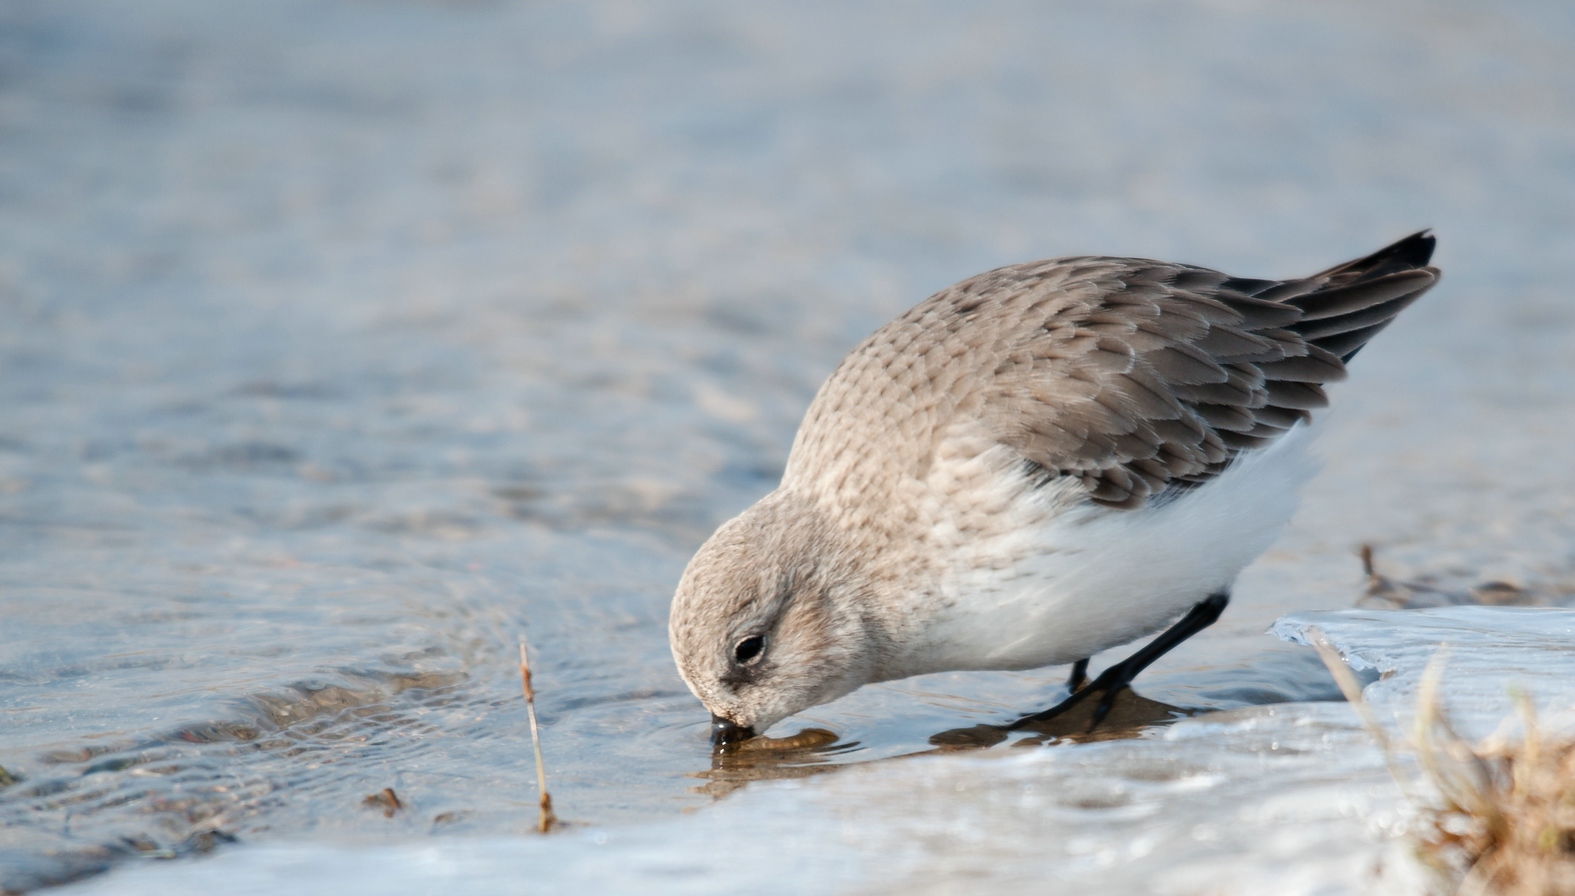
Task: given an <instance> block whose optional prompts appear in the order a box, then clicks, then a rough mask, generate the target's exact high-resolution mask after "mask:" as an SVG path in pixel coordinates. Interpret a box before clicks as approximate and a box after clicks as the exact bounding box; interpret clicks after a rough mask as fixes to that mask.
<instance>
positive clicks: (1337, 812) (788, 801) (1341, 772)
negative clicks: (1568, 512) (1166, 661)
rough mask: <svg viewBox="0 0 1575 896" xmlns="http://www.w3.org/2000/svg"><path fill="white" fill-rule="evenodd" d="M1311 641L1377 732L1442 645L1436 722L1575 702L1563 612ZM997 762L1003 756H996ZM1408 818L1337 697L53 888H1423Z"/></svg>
mask: <svg viewBox="0 0 1575 896" xmlns="http://www.w3.org/2000/svg"><path fill="white" fill-rule="evenodd" d="M1313 626H1316V627H1317V628H1319V629H1321V630H1322V631H1323V632H1324V633H1325V634H1326V635H1327V636H1328V638H1329V639H1330V641H1331V642H1332V643H1333V644H1334V645H1335V646H1336V647H1337V648H1338V649H1339V650H1340V651H1341V653H1342V654H1343V655H1345V656H1346V657H1348V658H1350V660H1351V662H1352V664H1353V665H1355V666H1357V667H1358V668H1360V667H1362V666H1364V665H1365V666H1367V667H1370V668H1374V669H1377V670H1378V671H1379V672H1380V673H1381V674H1382V677H1381V678H1380V679H1379V680H1378V681H1375V682H1373V683H1372V684H1369V685H1368V686H1367V688H1366V690H1365V693H1366V695H1367V698H1368V700H1369V701H1370V703H1372V704H1373V705H1374V706H1375V707H1376V708H1378V709H1379V710H1380V711H1381V712H1383V713H1387V714H1388V715H1389V716H1391V717H1399V716H1402V715H1403V714H1404V713H1405V712H1406V711H1407V709H1408V707H1409V706H1410V705H1411V703H1412V702H1413V701H1414V695H1415V688H1416V685H1417V682H1418V681H1419V679H1420V676H1421V673H1422V670H1423V668H1424V667H1425V665H1426V662H1427V660H1428V658H1429V657H1430V656H1431V655H1432V654H1433V652H1434V651H1435V650H1436V649H1437V648H1438V647H1439V645H1440V644H1443V643H1449V644H1451V645H1452V648H1451V659H1450V663H1449V672H1448V675H1447V677H1446V694H1447V698H1448V706H1449V708H1450V711H1451V713H1452V715H1453V717H1454V719H1455V720H1456V721H1457V724H1459V725H1460V726H1461V727H1463V728H1465V729H1467V730H1472V731H1484V732H1485V731H1488V730H1491V729H1492V728H1494V727H1496V726H1497V725H1498V723H1499V721H1500V719H1502V718H1503V717H1504V716H1505V715H1506V714H1508V712H1509V710H1510V704H1509V692H1510V689H1511V688H1512V687H1522V688H1525V689H1526V690H1528V691H1530V692H1532V693H1534V694H1535V695H1536V697H1537V698H1538V700H1539V701H1540V702H1541V703H1543V704H1544V705H1545V706H1550V707H1551V706H1556V705H1565V706H1567V705H1569V704H1570V702H1571V701H1572V700H1575V675H1571V674H1570V672H1571V671H1575V649H1572V648H1575V611H1569V610H1561V609H1507V608H1485V607H1450V608H1444V609H1429V610H1409V611H1407V610H1401V611H1363V610H1349V611H1339V612H1327V613H1306V614H1296V615H1292V616H1288V617H1285V618H1283V619H1281V620H1280V621H1278V622H1276V623H1275V625H1274V629H1273V631H1274V633H1275V634H1277V635H1279V636H1280V637H1282V638H1286V639H1288V640H1293V641H1303V640H1304V639H1305V638H1306V637H1307V631H1308V629H1309V628H1310V627H1313ZM1002 753H1005V754H1006V755H1002ZM1409 817H1410V810H1409V808H1408V807H1407V806H1406V805H1405V803H1404V801H1403V800H1402V799H1401V796H1400V793H1399V791H1398V790H1397V788H1396V787H1395V786H1394V784H1393V783H1392V782H1391V781H1390V779H1389V777H1388V775H1387V773H1386V771H1385V769H1384V766H1383V762H1382V758H1381V756H1380V754H1379V752H1378V750H1377V749H1376V748H1375V746H1374V745H1373V742H1372V740H1371V738H1370V737H1369V736H1368V735H1367V734H1366V732H1364V731H1363V730H1362V728H1361V726H1360V723H1359V722H1358V720H1357V718H1356V715H1355V713H1354V712H1353V711H1352V708H1351V707H1350V706H1349V705H1346V704H1343V703H1301V704H1282V705H1276V706H1265V707H1257V708H1252V709H1245V710H1235V711H1230V712H1223V713H1215V714H1211V715H1208V716H1204V717H1200V718H1195V719H1187V720H1182V721H1180V722H1177V723H1175V724H1174V725H1171V726H1168V727H1165V728H1160V729H1153V730H1151V731H1149V732H1147V733H1146V735H1145V736H1144V737H1142V738H1139V739H1137V740H1130V741H1114V742H1106V743H1096V744H1085V745H1077V746H1059V747H1049V748H1043V749H1033V750H1023V751H1020V752H1018V753H1016V754H1015V755H1014V754H1013V752H1012V751H1011V750H1010V749H998V750H996V751H995V752H994V753H993V754H991V755H979V754H965V755H957V756H939V757H925V758H917V759H910V760H901V761H896V762H886V763H873V764H868V765H864V766H854V767H850V768H848V769H845V770H843V771H841V772H840V773H837V774H834V775H829V776H825V777H822V778H818V779H816V780H812V781H778V782H764V783H758V784H754V785H751V786H749V787H748V788H747V789H746V790H745V791H743V792H741V793H738V794H735V795H734V796H732V797H730V798H729V799H728V800H726V801H725V802H723V803H722V804H720V805H718V806H716V807H714V808H710V809H707V810H703V811H701V812H698V813H695V814H693V815H690V816H686V817H684V818H681V819H679V820H677V821H675V822H672V823H666V824H652V825H636V826H631V827H626V828H590V829H581V830H571V831H569V832H566V833H563V834H561V835H559V836H555V837H549V838H545V839H542V838H536V837H528V836H527V837H520V838H485V839H475V840H448V841H442V842H438V843H432V842H424V843H421V844H419V845H417V844H412V845H410V846H376V847H353V846H352V847H345V846H324V845H313V844H306V843H301V844H274V845H268V846H256V847H250V846H239V847H234V848H230V849H226V850H225V851H223V852H222V853H221V854H219V855H216V856H214V857H212V858H207V859H201V860H197V861H192V862H183V863H171V864H167V865H165V864H143V865H140V866H138V867H127V868H124V869H122V870H118V871H115V872H112V873H110V874H108V875H106V876H105V877H102V878H99V879H96V880H93V881H89V882H86V883H84V884H81V885H78V886H76V887H72V888H68V889H67V890H66V891H65V892H69V893H72V894H92V893H105V894H109V893H117V894H143V893H146V894H150V896H151V894H162V896H169V894H176V893H201V892H213V891H217V890H220V889H222V890H224V891H226V892H232V893H259V894H261V893H275V892H281V891H285V892H298V893H333V892H344V891H346V890H347V889H350V888H352V887H353V888H355V889H357V890H361V891H365V892H382V893H391V894H399V893H424V892H439V891H445V892H456V891H457V892H466V893H477V894H484V893H514V892H521V891H549V890H550V891H557V892H563V891H565V890H567V889H575V890H578V889H580V888H588V887H594V888H596V889H597V890H598V891H601V892H632V891H634V890H639V891H640V892H645V893H719V894H720V893H729V892H739V891H740V890H741V889H748V890H749V891H751V892H762V893H773V892H811V891H815V892H825V891H831V892H839V893H843V892H861V891H864V890H866V889H871V888H875V887H877V886H879V887H880V888H882V889H885V888H895V889H900V890H901V891H903V892H920V893H927V892H937V893H938V892H951V891H956V890H960V889H961V888H963V887H964V886H965V885H972V884H978V883H988V884H989V885H990V886H992V887H994V888H997V889H1005V888H1006V887H1009V886H1015V885H1027V884H1031V883H1034V882H1036V881H1038V882H1042V881H1045V880H1055V881H1057V882H1059V883H1061V884H1064V885H1066V886H1069V887H1074V888H1075V887H1076V886H1077V885H1079V884H1083V885H1087V886H1089V887H1094V888H1097V889H1098V890H1099V891H1101V892H1149V893H1189V892H1199V891H1203V890H1207V891H1209V892H1233V893H1243V894H1247V893H1255V892H1256V893H1263V892H1275V893H1283V894H1298V893H1307V894H1312V893H1327V892H1392V893H1415V892H1419V891H1420V888H1421V886H1422V877H1421V875H1420V872H1419V871H1418V869H1417V868H1416V867H1415V866H1414V865H1413V863H1412V862H1411V861H1410V860H1409V859H1408V858H1407V847H1406V845H1405V844H1404V842H1403V841H1402V840H1401V838H1402V837H1403V836H1404V833H1405V831H1406V825H1407V821H1408V818H1409Z"/></svg>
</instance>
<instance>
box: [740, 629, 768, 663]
mask: <svg viewBox="0 0 1575 896" xmlns="http://www.w3.org/2000/svg"><path fill="white" fill-rule="evenodd" d="M765 646H766V639H765V638H764V637H762V636H761V635H750V636H749V637H747V638H745V639H744V640H742V641H739V642H738V646H737V647H734V648H733V661H734V662H736V663H738V664H739V665H744V664H745V663H748V662H750V661H752V660H754V659H755V658H756V657H758V656H760V651H762V650H764V649H765Z"/></svg>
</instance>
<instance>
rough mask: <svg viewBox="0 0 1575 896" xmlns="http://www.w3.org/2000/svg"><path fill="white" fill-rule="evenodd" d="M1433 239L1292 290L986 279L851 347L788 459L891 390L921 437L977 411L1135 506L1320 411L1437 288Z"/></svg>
mask: <svg viewBox="0 0 1575 896" xmlns="http://www.w3.org/2000/svg"><path fill="white" fill-rule="evenodd" d="M1433 244H1434V240H1433V237H1431V236H1429V235H1427V234H1426V233H1425V232H1424V233H1419V234H1416V235H1414V236H1411V237H1408V238H1406V239H1404V240H1401V241H1400V242H1398V243H1395V244H1394V245H1391V246H1389V247H1387V248H1384V249H1382V250H1379V251H1378V252H1375V253H1374V254H1372V255H1369V256H1367V257H1366V258H1361V259H1358V260H1356V261H1351V262H1347V263H1346V264H1342V265H1339V266H1337V267H1333V268H1330V269H1329V270H1327V271H1324V272H1322V273H1319V274H1314V275H1313V276H1311V277H1306V278H1303V279H1298V280H1244V279H1239V278H1233V277H1227V276H1226V275H1224V274H1221V273H1219V272H1218V271H1211V270H1208V269H1206V268H1198V267H1192V266H1189V265H1181V264H1167V263H1164V262H1157V261H1148V260H1146V259H1138V258H1100V257H1076V258H1059V259H1053V260H1050V261H1038V262H1030V263H1028V264H1019V265H1012V266H1010V267H1004V268H998V269H996V270H994V271H990V272H988V273H984V274H980V275H979V276H977V277H973V278H971V279H968V280H964V281H963V282H962V283H959V284H957V285H956V286H953V287H951V288H950V289H947V290H944V291H942V292H940V293H938V294H936V295H935V296H932V297H931V298H929V299H927V300H926V301H924V302H922V303H920V304H919V305H918V306H916V307H915V308H913V309H912V310H910V311H909V312H908V313H906V314H904V315H902V316H901V317H899V318H897V319H896V320H894V321H892V322H891V323H889V324H887V325H886V326H884V327H882V328H881V329H880V330H879V331H878V332H876V333H875V334H874V335H872V336H871V337H870V338H869V339H866V340H865V341H864V342H863V343H862V344H861V345H860V346H859V347H858V348H856V349H854V350H853V352H852V353H850V354H849V355H848V357H847V359H846V360H844V361H843V362H842V365H841V366H840V367H838V369H837V371H836V372H835V373H833V374H832V376H831V379H830V380H829V381H828V382H827V384H826V386H825V387H824V388H822V390H821V393H820V396H819V397H818V398H817V400H816V402H815V405H814V406H813V407H811V408H810V411H809V413H808V414H807V415H806V416H805V418H804V424H803V427H802V429H801V433H800V437H799V440H798V443H797V444H795V446H794V453H795V455H798V454H801V453H807V452H808V450H809V449H810V446H812V445H816V444H818V443H819V441H821V440H822V439H826V438H828V437H829V438H831V439H836V438H837V437H836V436H835V435H834V434H826V433H823V432H822V430H824V429H827V428H836V427H838V426H840V422H839V420H840V418H841V417H842V416H843V415H845V414H847V412H848V409H849V404H850V403H853V402H861V401H866V400H870V399H871V398H872V397H873V399H874V400H875V401H876V402H882V401H883V400H884V399H885V398H886V395H887V392H886V391H885V390H886V389H887V388H890V387H895V388H897V389H900V390H911V391H913V392H914V393H915V394H916V396H923V397H927V398H929V399H930V401H931V402H932V403H933V407H929V408H925V409H924V410H923V413H924V414H925V417H926V419H925V420H924V421H923V423H924V424H925V425H924V426H922V427H921V428H923V429H928V430H930V431H931V432H932V433H933V432H935V431H936V430H938V429H939V427H938V426H936V425H935V424H936V423H938V422H939V421H941V420H947V419H950V418H953V417H956V416H972V417H975V418H977V419H979V421H980V422H981V423H982V424H983V425H984V426H985V427H986V428H987V429H989V431H990V434H991V435H992V436H993V437H994V438H996V439H997V440H999V441H1000V442H1001V443H1002V444H1004V445H1008V446H1011V447H1012V448H1013V449H1015V450H1016V451H1018V452H1019V453H1020V454H1021V455H1022V457H1023V459H1024V461H1025V462H1026V463H1029V464H1032V465H1034V467H1036V468H1037V471H1042V475H1043V476H1044V477H1045V478H1047V479H1048V478H1051V477H1056V476H1074V477H1077V478H1078V479H1080V480H1081V481H1082V482H1083V484H1084V485H1086V486H1087V487H1088V490H1089V497H1090V500H1093V501H1095V502H1098V503H1100V504H1104V505H1106V506H1110V507H1121V508H1127V509H1130V508H1136V507H1138V506H1141V505H1142V503H1143V502H1144V501H1145V500H1146V499H1147V498H1149V497H1150V496H1153V495H1158V494H1160V493H1162V492H1164V491H1165V490H1166V489H1167V488H1170V487H1180V488H1185V487H1187V486H1188V485H1192V484H1196V483H1199V482H1203V481H1205V480H1207V479H1209V478H1210V477H1212V476H1215V475H1217V474H1218V473H1219V471H1220V470H1221V469H1223V468H1224V467H1225V465H1226V464H1228V463H1229V462H1230V460H1231V458H1233V457H1235V456H1236V454H1237V453H1238V452H1240V451H1242V450H1244V449H1249V448H1256V447H1260V446H1262V445H1264V444H1266V443H1267V442H1268V441H1270V440H1272V439H1274V438H1275V437H1276V436H1278V435H1280V434H1282V433H1284V432H1285V431H1286V430H1288V429H1289V428H1290V427H1291V426H1292V425H1293V424H1295V423H1296V422H1297V421H1300V420H1305V419H1308V418H1309V416H1310V415H1309V412H1310V411H1311V410H1313V409H1316V408H1321V407H1324V406H1325V405H1327V404H1328V398H1327V396H1325V395H1324V391H1323V389H1322V385H1323V384H1324V383H1328V382H1334V381H1337V380H1341V379H1344V378H1345V363H1344V362H1345V361H1349V360H1350V359H1351V357H1352V356H1353V355H1355V354H1356V352H1357V351H1358V350H1359V349H1360V348H1361V347H1362V346H1363V345H1364V344H1366V342H1367V340H1369V339H1371V338H1372V337H1373V336H1374V335H1376V334H1377V333H1378V331H1380V330H1382V329H1383V328H1384V327H1385V326H1387V325H1388V324H1389V322H1390V321H1391V320H1393V319H1394V317H1395V315H1397V314H1399V313H1400V312H1401V311H1402V310H1404V309H1405V307H1406V306H1407V305H1409V304H1411V302H1413V301H1415V300H1416V299H1417V298H1418V297H1419V296H1421V295H1422V293H1424V292H1426V291H1427V290H1428V288H1429V287H1431V286H1432V285H1433V283H1434V282H1435V281H1436V280H1437V279H1438V269H1437V268H1433V267H1427V266H1426V264H1427V261H1428V259H1429V258H1430V257H1431V255H1432V251H1433ZM876 369H879V370H882V371H883V372H884V375H882V374H876V373H875V372H874V370H876ZM844 383H846V384H849V388H846V389H844V390H842V392H841V394H838V393H837V389H836V387H837V386H838V385H840V384H844ZM854 383H859V384H860V387H859V388H853V387H852V384H854ZM871 387H874V388H881V389H882V391H881V392H880V393H878V394H877V395H875V396H871V395H870V392H869V391H868V390H869V389H870V388H871ZM921 403H922V399H921ZM900 404H911V403H900ZM903 409H904V410H906V407H904V408H903ZM883 412H884V411H883ZM861 416H864V415H861ZM892 422H893V423H898V424H899V425H900V424H901V423H902V422H903V421H899V420H893V421H892ZM905 428H912V427H905ZM801 446H802V448H801ZM925 447H926V446H922V445H921V447H920V455H921V458H922V455H923V453H924V452H925ZM885 457H889V455H886V456H884V457H883V458H882V459H881V461H880V462H883V463H884V462H886V461H885ZM920 463H921V464H922V459H921V460H920Z"/></svg>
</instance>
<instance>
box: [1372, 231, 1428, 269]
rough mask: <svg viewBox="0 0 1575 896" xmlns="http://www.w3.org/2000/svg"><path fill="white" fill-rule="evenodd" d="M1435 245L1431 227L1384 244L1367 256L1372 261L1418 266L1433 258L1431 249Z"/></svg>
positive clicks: (1422, 265)
mask: <svg viewBox="0 0 1575 896" xmlns="http://www.w3.org/2000/svg"><path fill="white" fill-rule="evenodd" d="M1437 245H1438V238H1437V237H1435V236H1433V230H1432V228H1428V229H1427V230H1419V231H1417V232H1416V233H1413V234H1411V235H1410V236H1408V237H1406V238H1405V239H1403V240H1399V241H1398V242H1395V243H1393V244H1391V245H1388V246H1385V247H1384V248H1382V249H1379V250H1378V251H1377V252H1374V253H1373V254H1372V255H1370V256H1368V257H1369V258H1371V259H1372V260H1374V261H1398V262H1399V263H1401V264H1404V265H1410V266H1411V267H1417V268H1420V267H1424V266H1425V265H1426V264H1427V263H1428V262H1430V261H1432V260H1433V249H1434V248H1435V247H1437Z"/></svg>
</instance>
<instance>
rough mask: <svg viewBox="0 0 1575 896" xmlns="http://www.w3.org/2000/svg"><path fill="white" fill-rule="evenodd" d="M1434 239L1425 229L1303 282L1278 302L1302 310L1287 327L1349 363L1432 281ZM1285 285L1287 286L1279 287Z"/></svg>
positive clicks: (1435, 270)
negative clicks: (1300, 316)
mask: <svg viewBox="0 0 1575 896" xmlns="http://www.w3.org/2000/svg"><path fill="white" fill-rule="evenodd" d="M1436 243H1437V240H1436V239H1434V237H1433V235H1432V234H1431V233H1430V232H1429V231H1426V230H1423V231H1421V232H1419V233H1413V234H1412V235H1410V236H1408V237H1406V238H1405V239H1403V240H1400V241H1399V242H1397V243H1394V244H1392V245H1389V246H1385V247H1384V248H1382V249H1379V250H1378V251H1377V252H1374V253H1373V254H1371V255H1368V256H1365V257H1363V258H1358V259H1356V260H1354V261H1348V262H1346V263H1344V264H1341V265H1336V266H1335V267H1332V268H1330V269H1328V270H1327V271H1324V272H1322V273H1319V274H1314V275H1313V276H1311V277H1308V278H1307V279H1305V280H1302V281H1297V282H1296V283H1295V286H1296V287H1298V288H1296V289H1288V290H1286V292H1288V293H1291V294H1290V295H1287V296H1285V297H1284V298H1283V299H1281V301H1284V302H1285V303H1286V304H1289V305H1295V306H1296V307H1297V308H1300V309H1302V312H1303V314H1302V319H1301V320H1300V321H1297V322H1296V323H1294V324H1291V325H1290V327H1289V329H1291V330H1293V331H1295V332H1296V333H1297V334H1299V335H1300V336H1301V337H1302V338H1303V339H1306V340H1307V341H1308V342H1310V343H1312V344H1313V345H1316V346H1318V347H1319V348H1321V349H1323V350H1325V351H1327V352H1329V353H1331V354H1333V355H1335V356H1337V357H1338V358H1339V359H1340V360H1341V361H1343V362H1346V363H1350V360H1351V359H1352V358H1354V357H1355V356H1356V353H1357V352H1359V351H1361V350H1362V346H1364V345H1366V344H1367V341H1368V340H1369V339H1372V338H1373V337H1374V336H1376V335H1378V333H1379V331H1381V330H1383V328H1384V327H1387V326H1389V322H1390V321H1392V320H1394V318H1395V315H1397V314H1399V313H1400V312H1401V311H1404V310H1405V309H1406V307H1407V306H1409V305H1410V304H1411V303H1412V302H1414V301H1416V300H1417V299H1418V298H1420V297H1421V295H1422V293H1424V292H1427V291H1428V290H1429V289H1431V288H1432V287H1433V284H1435V283H1437V282H1438V278H1439V270H1438V268H1435V267H1432V266H1431V265H1430V264H1428V262H1430V261H1432V259H1433V247H1434V246H1435V245H1436ZM1285 285H1286V286H1291V285H1292V284H1289V283H1287V284H1285Z"/></svg>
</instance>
